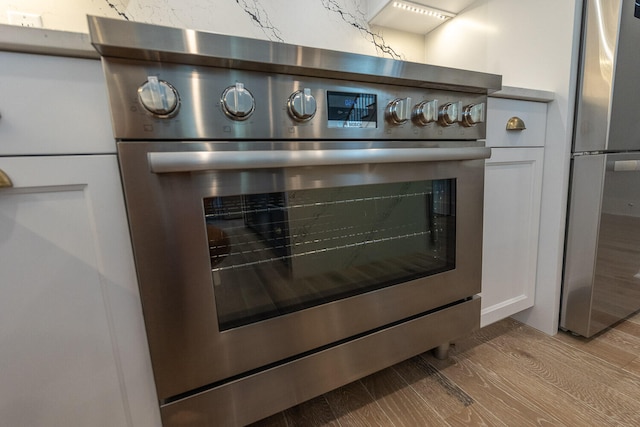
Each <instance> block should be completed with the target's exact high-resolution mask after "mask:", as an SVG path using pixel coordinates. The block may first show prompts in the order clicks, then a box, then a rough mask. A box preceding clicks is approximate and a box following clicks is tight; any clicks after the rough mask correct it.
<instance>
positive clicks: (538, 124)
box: [487, 97, 547, 147]
mask: <svg viewBox="0 0 640 427" xmlns="http://www.w3.org/2000/svg"><path fill="white" fill-rule="evenodd" d="M514 116H516V117H519V118H521V119H522V120H523V121H524V124H525V126H526V129H524V130H506V127H507V122H508V121H509V119H510V118H511V117H514ZM546 128H547V104H546V103H544V102H533V101H521V100H515V99H504V98H491V97H490V98H489V99H488V101H487V147H541V146H543V145H544V141H545V133H546Z"/></svg>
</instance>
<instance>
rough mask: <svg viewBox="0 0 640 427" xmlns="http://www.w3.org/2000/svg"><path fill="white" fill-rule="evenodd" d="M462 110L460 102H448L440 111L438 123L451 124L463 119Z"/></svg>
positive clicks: (445, 125) (442, 124)
mask: <svg viewBox="0 0 640 427" xmlns="http://www.w3.org/2000/svg"><path fill="white" fill-rule="evenodd" d="M461 113H462V111H461V108H460V103H459V102H447V103H446V104H444V105H443V106H442V107H440V110H439V111H438V123H439V124H440V126H444V127H447V126H451V125H452V124H454V123H457V122H459V121H460V120H461V118H462V115H461Z"/></svg>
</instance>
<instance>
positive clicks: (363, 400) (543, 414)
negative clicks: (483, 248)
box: [251, 312, 640, 427]
mask: <svg viewBox="0 0 640 427" xmlns="http://www.w3.org/2000/svg"><path fill="white" fill-rule="evenodd" d="M294 426H304V427H313V426H332V427H333V426H335V427H347V426H348V427H351V426H367V427H369V426H398V427H400V426H412V427H413V426H509V427H511V426H518V427H521V426H570V427H574V426H598V427H602V426H630V427H631V426H640V312H638V313H636V314H634V315H632V316H630V317H629V318H627V319H626V320H624V321H622V322H620V323H618V324H617V325H614V327H613V328H607V329H606V330H605V331H603V332H601V333H600V334H598V335H596V336H595V337H593V338H591V339H585V338H581V337H575V336H572V335H571V334H568V333H564V332H560V333H558V335H556V336H554V337H551V336H548V335H545V334H543V333H541V332H539V331H537V330H535V329H533V328H530V327H528V326H526V325H523V324H521V323H519V322H517V321H515V320H512V319H505V320H503V321H500V322H497V323H494V324H493V325H489V326H487V327H485V328H483V329H481V330H479V331H477V332H475V333H473V334H471V335H469V336H467V337H464V338H463V339H460V340H458V341H457V342H456V343H454V345H452V348H451V352H450V357H449V358H448V359H447V360H438V359H436V358H435V357H433V356H432V355H431V353H424V354H421V355H419V356H416V357H414V358H412V359H409V360H407V361H405V362H402V363H399V364H397V365H394V366H392V367H390V368H388V369H385V370H383V371H381V372H378V373H376V374H373V375H370V376H368V377H365V378H363V379H361V380H359V381H355V382H353V383H351V384H348V385H346V386H344V387H342V388H339V389H337V390H334V391H332V392H329V393H326V394H324V395H322V396H319V397H317V398H315V399H312V400H311V401H308V402H305V403H303V404H301V405H298V406H295V407H293V408H290V409H288V410H286V411H284V412H280V413H278V414H276V415H273V416H271V417H269V418H266V419H264V420H262V421H259V422H257V423H254V424H252V425H251V427H294Z"/></svg>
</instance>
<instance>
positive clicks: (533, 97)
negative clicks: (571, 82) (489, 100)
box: [489, 86, 555, 102]
mask: <svg viewBox="0 0 640 427" xmlns="http://www.w3.org/2000/svg"><path fill="white" fill-rule="evenodd" d="M489 96H490V97H493V98H507V99H519V100H522V101H535V102H551V101H553V100H554V99H555V94H554V93H553V92H549V91H546V90H538V89H526V88H521V87H513V86H502V90H499V91H497V92H493V93H490V94H489Z"/></svg>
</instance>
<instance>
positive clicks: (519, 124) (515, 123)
mask: <svg viewBox="0 0 640 427" xmlns="http://www.w3.org/2000/svg"><path fill="white" fill-rule="evenodd" d="M526 128H527V127H526V126H525V125H524V121H523V120H522V119H521V118H520V117H516V116H514V117H511V118H510V119H509V120H508V121H507V130H525V129H526Z"/></svg>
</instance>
